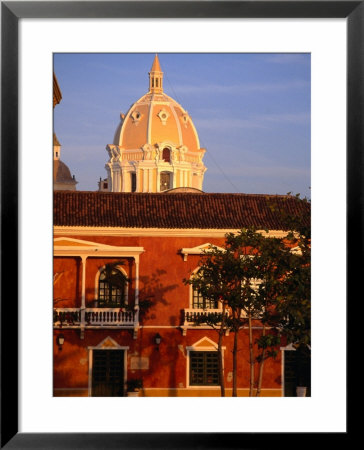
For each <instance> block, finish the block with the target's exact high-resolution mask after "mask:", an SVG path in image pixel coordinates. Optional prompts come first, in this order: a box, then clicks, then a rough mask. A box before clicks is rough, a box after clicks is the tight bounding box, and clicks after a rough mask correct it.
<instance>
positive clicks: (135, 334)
mask: <svg viewBox="0 0 364 450" xmlns="http://www.w3.org/2000/svg"><path fill="white" fill-rule="evenodd" d="M134 260H135V303H134V332H133V339H136V338H137V337H138V330H139V256H135V257H134Z"/></svg>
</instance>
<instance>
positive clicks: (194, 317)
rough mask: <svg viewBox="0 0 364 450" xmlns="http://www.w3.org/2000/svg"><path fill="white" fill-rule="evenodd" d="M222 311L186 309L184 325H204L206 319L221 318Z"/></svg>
mask: <svg viewBox="0 0 364 450" xmlns="http://www.w3.org/2000/svg"><path fill="white" fill-rule="evenodd" d="M221 314H222V311H221V309H185V310H184V323H185V325H194V324H203V323H206V322H204V319H206V320H207V319H208V318H209V317H212V318H213V319H215V318H216V317H221Z"/></svg>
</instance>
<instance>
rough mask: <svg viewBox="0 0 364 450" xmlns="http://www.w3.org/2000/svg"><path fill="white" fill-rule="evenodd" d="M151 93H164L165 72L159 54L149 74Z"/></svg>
mask: <svg viewBox="0 0 364 450" xmlns="http://www.w3.org/2000/svg"><path fill="white" fill-rule="evenodd" d="M149 92H155V93H161V92H163V72H162V69H161V65H160V63H159V58H158V54H157V53H156V54H155V57H154V61H153V65H152V68H151V69H150V72H149Z"/></svg>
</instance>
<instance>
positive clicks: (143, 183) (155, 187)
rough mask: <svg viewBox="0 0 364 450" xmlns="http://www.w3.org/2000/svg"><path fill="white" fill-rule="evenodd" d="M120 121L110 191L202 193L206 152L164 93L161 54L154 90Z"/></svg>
mask: <svg viewBox="0 0 364 450" xmlns="http://www.w3.org/2000/svg"><path fill="white" fill-rule="evenodd" d="M120 117H121V122H120V124H119V126H118V128H117V130H116V133H115V136H114V140H113V143H112V144H108V145H107V146H106V150H107V152H108V154H109V161H108V162H107V164H106V166H105V168H106V170H107V173H108V177H107V180H105V186H107V189H108V190H111V191H112V192H163V191H167V190H169V189H175V188H194V189H198V190H202V183H203V177H204V173H205V171H206V167H205V165H204V163H203V161H202V160H203V157H204V154H205V151H206V150H205V149H204V148H200V142H199V139H198V135H197V131H196V128H195V126H194V124H193V122H192V119H191V117H190V116H189V114H188V113H187V111H186V110H185V109H183V107H182V106H181V105H180V104H179V103H177V102H176V101H175V100H174V99H173V98H171V97H169V96H168V95H166V94H165V93H164V92H163V72H162V70H161V67H160V64H159V59H158V56H157V55H156V56H155V58H154V62H153V65H152V68H151V70H150V72H149V91H148V92H147V93H146V94H145V95H143V97H141V98H140V99H139V100H137V101H136V102H135V103H134V104H133V105H132V106H131V107H130V109H129V111H128V112H127V113H126V114H125V115H124V114H121V115H120ZM103 185H104V183H103Z"/></svg>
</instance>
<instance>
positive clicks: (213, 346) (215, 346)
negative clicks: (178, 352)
mask: <svg viewBox="0 0 364 450" xmlns="http://www.w3.org/2000/svg"><path fill="white" fill-rule="evenodd" d="M205 340H206V341H208V342H209V343H210V345H208V346H202V347H198V344H199V343H200V342H203V341H205ZM217 349H218V344H217V343H216V342H214V341H212V340H211V339H210V338H208V337H207V336H204V337H202V338H201V339H199V340H198V341H197V342H195V343H194V344H192V345H189V346H186V350H187V356H186V389H211V388H215V389H220V386H191V385H190V352H198V351H202V352H206V351H207V352H212V351H213V352H217ZM225 350H226V347H225V346H223V347H221V355H222V373H223V376H225V365H224V360H225V357H224V356H225V355H224V353H225Z"/></svg>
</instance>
